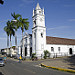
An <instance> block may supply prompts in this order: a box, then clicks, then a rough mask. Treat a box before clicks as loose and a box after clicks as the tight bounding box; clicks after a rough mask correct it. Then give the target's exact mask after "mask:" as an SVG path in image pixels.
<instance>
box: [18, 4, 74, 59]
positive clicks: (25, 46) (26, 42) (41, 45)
mask: <svg viewBox="0 0 75 75" xmlns="http://www.w3.org/2000/svg"><path fill="white" fill-rule="evenodd" d="M32 19H33V28H32V34H28V33H25V35H24V37H23V40H21V43H20V46H19V47H18V54H19V55H21V56H23V57H31V56H32V53H36V56H37V57H38V58H39V59H40V58H43V56H44V50H48V51H49V52H50V57H52V58H53V57H60V56H69V55H73V54H75V39H66V38H58V37H50V36H46V27H45V14H44V8H43V9H41V8H40V6H39V4H37V6H36V8H35V10H34V9H33V16H32Z"/></svg>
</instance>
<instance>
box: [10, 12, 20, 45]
mask: <svg viewBox="0 0 75 75" xmlns="http://www.w3.org/2000/svg"><path fill="white" fill-rule="evenodd" d="M11 16H12V17H13V18H14V20H12V22H13V25H14V26H15V45H16V46H17V36H16V31H17V29H18V28H19V20H18V18H19V17H21V15H20V14H15V12H14V13H11Z"/></svg>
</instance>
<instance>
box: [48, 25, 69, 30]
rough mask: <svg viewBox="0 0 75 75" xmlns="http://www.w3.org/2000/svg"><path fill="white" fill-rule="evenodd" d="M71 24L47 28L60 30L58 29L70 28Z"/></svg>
mask: <svg viewBox="0 0 75 75" xmlns="http://www.w3.org/2000/svg"><path fill="white" fill-rule="evenodd" d="M68 27H69V26H59V27H54V28H47V30H58V29H64V28H68Z"/></svg>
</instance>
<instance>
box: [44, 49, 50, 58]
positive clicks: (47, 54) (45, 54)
mask: <svg viewBox="0 0 75 75" xmlns="http://www.w3.org/2000/svg"><path fill="white" fill-rule="evenodd" d="M49 54H50V52H49V51H48V50H44V59H46V58H47V57H48V56H49Z"/></svg>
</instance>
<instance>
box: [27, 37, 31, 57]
mask: <svg viewBox="0 0 75 75" xmlns="http://www.w3.org/2000/svg"><path fill="white" fill-rule="evenodd" d="M27 57H30V39H29V36H28V38H27Z"/></svg>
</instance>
